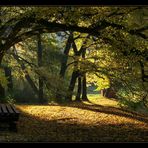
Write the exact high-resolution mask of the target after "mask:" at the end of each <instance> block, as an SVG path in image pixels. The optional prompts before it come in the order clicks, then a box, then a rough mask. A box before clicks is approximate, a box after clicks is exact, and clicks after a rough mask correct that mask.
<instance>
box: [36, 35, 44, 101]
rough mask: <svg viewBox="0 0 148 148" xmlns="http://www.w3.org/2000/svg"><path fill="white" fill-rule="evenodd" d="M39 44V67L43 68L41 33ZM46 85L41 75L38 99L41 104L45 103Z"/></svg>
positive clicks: (38, 37) (38, 39)
mask: <svg viewBox="0 0 148 148" xmlns="http://www.w3.org/2000/svg"><path fill="white" fill-rule="evenodd" d="M37 42H38V66H39V67H41V66H42V64H43V63H42V54H43V48H42V44H41V35H40V33H39V34H38V35H37ZM43 87H44V83H43V80H42V77H41V76H40V75H39V92H38V98H39V101H40V103H45V102H44V92H43Z"/></svg>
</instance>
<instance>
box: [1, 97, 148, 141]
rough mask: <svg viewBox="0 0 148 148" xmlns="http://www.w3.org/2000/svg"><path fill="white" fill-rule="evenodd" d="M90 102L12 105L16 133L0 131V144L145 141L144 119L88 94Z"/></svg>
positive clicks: (147, 122)
mask: <svg viewBox="0 0 148 148" xmlns="http://www.w3.org/2000/svg"><path fill="white" fill-rule="evenodd" d="M89 98H90V102H89V103H88V102H83V103H76V102H75V103H71V104H62V105H58V104H49V105H44V106H43V105H16V107H17V108H18V109H19V110H20V112H21V115H20V119H19V122H18V124H17V126H18V132H17V133H13V132H9V131H1V132H0V142H148V116H146V115H143V114H139V113H136V112H133V111H129V110H127V109H122V108H120V107H119V105H118V102H117V101H116V100H112V99H106V98H101V97H98V99H96V98H94V97H93V96H91V95H90V97H89Z"/></svg>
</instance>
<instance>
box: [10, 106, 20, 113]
mask: <svg viewBox="0 0 148 148" xmlns="http://www.w3.org/2000/svg"><path fill="white" fill-rule="evenodd" d="M11 108H12V109H13V110H14V111H15V113H16V114H19V113H20V112H19V111H18V110H17V109H16V108H15V107H14V106H13V105H11Z"/></svg>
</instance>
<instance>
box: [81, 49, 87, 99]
mask: <svg viewBox="0 0 148 148" xmlns="http://www.w3.org/2000/svg"><path fill="white" fill-rule="evenodd" d="M85 54H86V49H83V51H82V58H83V59H85ZM86 83H87V82H86V73H84V74H83V81H82V100H84V101H88V98H87V86H86Z"/></svg>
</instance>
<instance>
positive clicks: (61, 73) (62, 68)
mask: <svg viewBox="0 0 148 148" xmlns="http://www.w3.org/2000/svg"><path fill="white" fill-rule="evenodd" d="M71 42H72V34H70V35H69V38H68V40H67V43H66V47H65V50H64V55H65V57H64V58H63V60H62V63H61V70H60V76H61V77H62V78H64V76H65V72H66V68H67V67H66V64H67V60H68V54H69V51H70V47H71Z"/></svg>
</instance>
